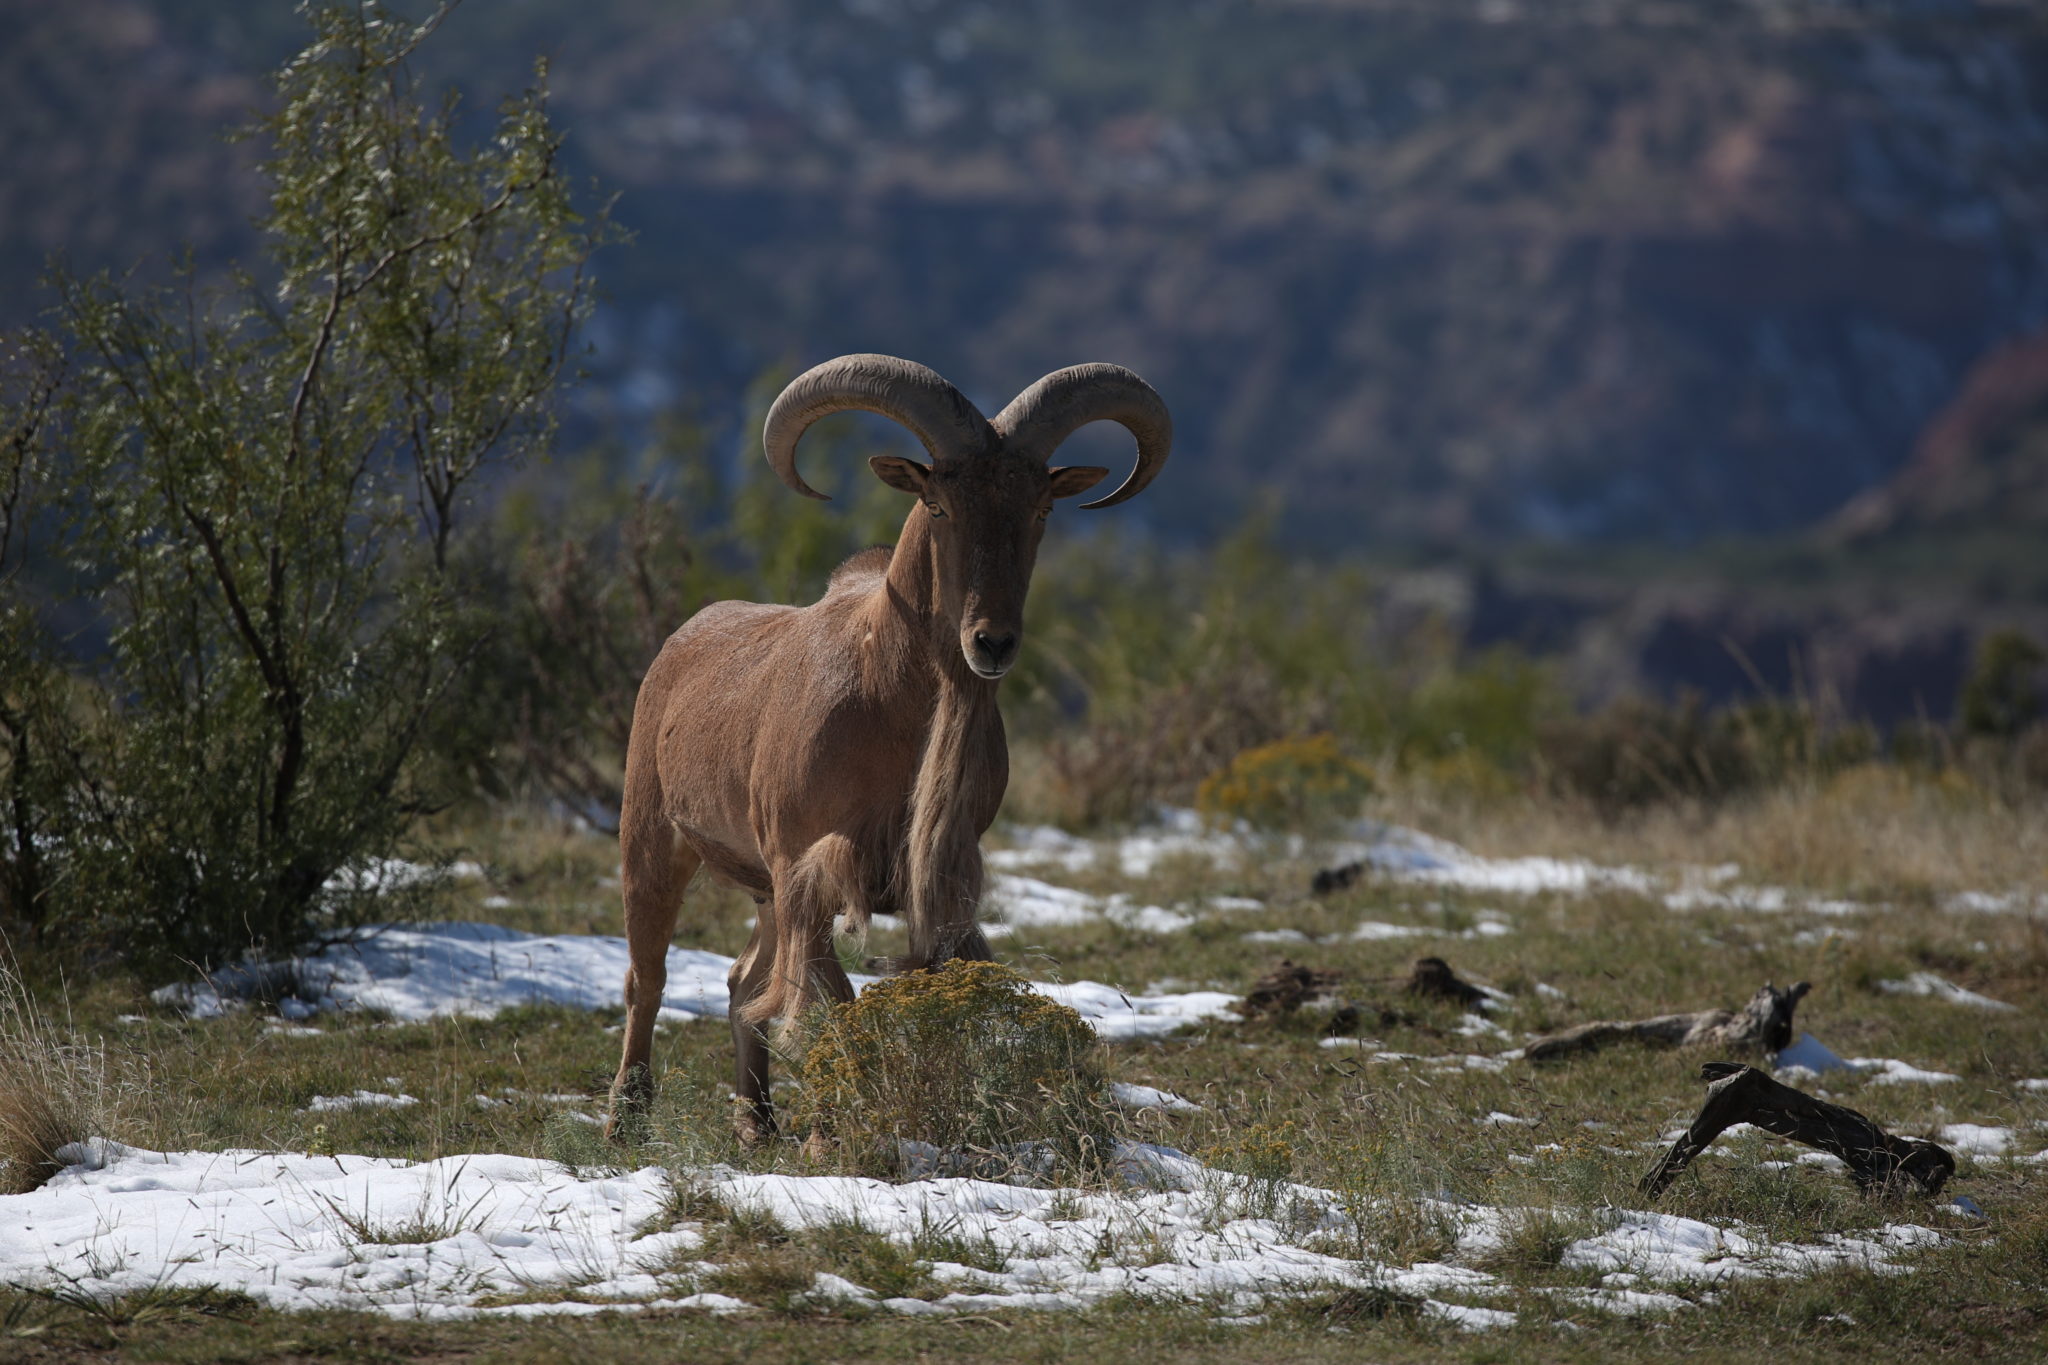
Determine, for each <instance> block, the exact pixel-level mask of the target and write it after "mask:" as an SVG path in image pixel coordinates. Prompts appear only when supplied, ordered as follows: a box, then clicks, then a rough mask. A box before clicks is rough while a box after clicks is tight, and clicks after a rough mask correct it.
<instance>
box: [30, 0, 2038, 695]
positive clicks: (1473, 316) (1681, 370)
mask: <svg viewBox="0 0 2048 1365" xmlns="http://www.w3.org/2000/svg"><path fill="white" fill-rule="evenodd" d="M415 8H417V7H415ZM0 24H4V26H5V28H4V31H5V32H6V33H8V35H9V40H8V41H7V42H6V43H5V44H0V92H4V93H0V138H4V145H5V146H6V147H7V149H8V152H7V156H6V157H5V158H4V160H0V323H5V322H18V321H22V320H26V319H28V318H31V317H33V316H34V315H35V313H36V311H37V309H39V308H40V307H41V306H42V302H41V295H40V294H39V293H38V291H37V289H36V286H35V283H34V282H35V277H36V275H37V273H38V271H39V269H40V267H41V263H42V262H43V260H44V259H45V258H46V257H47V256H48V255H50V254H51V253H62V254H63V255H64V256H65V257H66V258H67V259H68V260H69V261H70V263H71V264H72V265H73V266H74V267H85V268H98V267H108V268H113V269H117V270H121V269H128V268H130V267H132V266H134V265H135V264H136V263H137V262H138V261H142V262H143V264H142V266H141V267H140V268H141V270H142V272H143V273H144V274H152V273H161V272H162V271H163V269H164V268H165V265H166V262H167V256H166V246H167V243H170V242H174V241H183V242H186V243H189V244H190V246H191V248H192V250H193V252H194V254H195V258H196V260H197V262H198V263H199V265H200V267H201V270H202V273H204V272H206V271H208V270H213V269H217V268H218V267H219V266H220V265H221V263H223V262H225V261H226V260H228V259H229V258H231V257H233V256H236V255H240V254H245V253H246V252H247V250H248V248H249V246H250V240H251V239H250V231H251V230H250V228H249V226H248V223H249V219H250V217H251V216H252V215H253V214H254V213H255V211H256V209H257V207H258V197H257V193H256V187H255V185H254V183H253V181H252V177H251V175H250V166H251V165H252V163H253V161H254V159H255V158H256V156H257V155H258V154H259V149H258V148H256V147H255V146H252V145H251V144H249V143H240V144H231V143H229V142H228V141H226V140H224V139H223V138H222V137H221V136H220V133H221V131H222V130H223V129H224V128H227V127H230V126H232V125H234V124H236V123H238V122H241V121H244V120H245V119H246V117H247V116H248V115H249V114H250V113H252V112H253V111H255V110H257V109H259V108H260V107H261V105H262V101H263V99H264V96H265V90H266V85H265V81H264V76H263V73H264V72H265V71H266V70H267V69H269V68H270V67H272V66H274V65H275V64H276V63H277V61H279V60H280V59H281V58H282V57H283V56H284V55H286V54H287V53H289V52H290V51H291V50H293V48H294V47H295V46H296V45H297V44H298V43H299V41H300V40H301V37H302V34H303V31H304V30H303V27H302V25H301V23H300V21H299V20H298V19H297V18H296V17H295V15H294V14H293V12H292V9H291V6H290V5H289V4H288V3H287V2H286V0H67V3H65V4H62V5H50V4H47V3H43V2H42V0H0ZM537 52H539V53H545V54H546V55H547V57H548V58H549V61H550V63H551V80H552V84H553V87H554V90H555V97H556V106H557V110H558V112H559V113H560V115H561V116H562V121H563V123H564V124H565V126H566V127H567V128H568V130H569V134H570V138H571V143H570V147H571V152H572V154H573V157H574V159H575V162H576V164H577V166H578V167H579V168H580V170H581V171H583V172H586V173H588V174H589V175H591V176H593V177H595V178H596V179H598V180H599V181H600V182H601V183H602V184H604V185H605V186H606V187H608V188H609V189H611V190H615V191H616V192H617V193H618V196H619V198H618V203H617V209H616V213H617V216H618V218H619V219H620V220H621V221H622V222H623V223H624V224H626V225H627V226H629V227H630V228H631V229H632V230H633V232H634V234H635V239H634V241H633V242H632V243H631V245H629V246H626V247H622V248H619V249H617V250H614V251H612V252H611V253H610V254H609V257H608V259H606V260H605V261H604V262H603V263H602V270H601V273H602V276H603V279H604V281H605V285H606V289H607V293H608V298H607V301H606V303H605V304H604V306H603V308H602V311H601V313H600V315H599V318H598V319H597V323H596V326H595V327H594V328H593V331H592V334H591V340H592V343H593V350H592V353H591V355H590V357H589V368H590V370H591V372H592V382H591V383H590V384H589V385H587V386H586V387H585V389H584V390H583V391H582V393H581V396H580V397H579V398H578V400H577V402H578V403H579V405H580V406H579V409H578V412H577V414H576V416H577V418H578V420H577V421H576V422H575V423H572V428H571V429H572V431H580V432H581V433H582V434H584V435H589V434H592V433H595V432H599V431H604V430H612V431H624V432H626V433H628V434H630V433H633V432H635V431H642V430H645V429H646V428H647V426H648V424H649V423H650V422H651V421H652V419H653V418H655V417H656V416H658V415H659V414H662V413H664V412H668V411H685V412H688V413H689V414H691V415H693V416H694V417H696V418H697V419H698V420H700V421H702V422H705V423H707V424H709V425H710V426H711V427H712V428H713V429H714V430H718V431H724V432H727V433H729V434H733V435H735V436H737V434H739V433H740V432H741V431H742V429H743V426H744V425H745V424H746V419H745V414H746V411H747V409H746V402H747V391H748V386H749V385H750V384H751V383H753V382H755V381H756V380H758V378H759V377H760V375H761V374H762V372H763V371H764V369H768V368H771V367H774V366H801V365H803V364H808V363H811V362H813V361H815V360H818V359H821V358H824V357H826V356H829V355H833V354H836V353H839V352H842V351H849V350H883V351H892V352H897V353H901V354H906V355H911V356H916V357H921V358H925V359H927V360H930V361H932V362H934V363H936V364H938V365H939V366H940V367H941V368H942V369H943V370H944V371H945V372H947V373H948V374H949V375H951V376H952V377H953V378H955V379H956V380H957V381H958V382H960V383H961V384H962V385H963V387H965V388H967V389H968V391H969V393H970V394H971V395H972V396H974V397H975V398H976V399H977V400H979V401H980V402H982V403H983V405H984V406H986V407H988V408H989V409H990V410H993V409H994V408H995V407H996V406H999V405H1000V404H1001V403H1002V402H1004V401H1006V400H1007V398H1008V397H1009V396H1010V395H1011V394H1012V393H1013V392H1015V391H1016V389H1017V388H1019V387H1020V386H1021V385H1023V384H1024V383H1026V382H1028V381H1029V380H1030V379H1032V378H1034V377H1036V376H1037V375H1038V374H1040V373H1042V372H1044V371H1046V370H1048V369H1051V368H1054V367H1057V366H1059V365H1063V364H1068V363H1072V362H1074V361H1076V360H1080V359H1088V358H1114V359H1117V360H1120V361H1124V362H1125V363H1128V364H1131V365H1132V366H1134V367H1135V368H1137V369H1139V370H1140V371H1142V372H1143V373H1144V374H1146V375H1147V376H1148V377H1150V378H1151V379H1152V380H1153V381H1154V382H1155V383H1157V384H1158V386H1159V387H1160V388H1161V389H1162V390H1163V391H1164V392H1165V393H1166V395H1167V396H1168V398H1169V400H1170V401H1171V403H1172V404H1173V407H1174V411H1175V414H1176V417H1177V419H1178V423H1179V432H1180V436H1179V443H1178V446H1177V451H1176V456H1175V465H1174V470H1173V473H1172V476H1171V477H1168V478H1166V479H1162V480H1161V481H1160V482H1159V483H1158V484H1157V485H1155V487H1154V490H1153V492H1152V493H1151V494H1149V495H1148V496H1147V497H1146V498H1145V499H1143V500H1141V501H1140V502H1138V503H1134V504H1132V505H1131V506H1130V507H1129V508H1127V509H1124V510H1123V511H1122V512H1119V513H1118V514H1117V516H1118V517H1119V518H1120V520H1119V521H1118V523H1117V526H1116V529H1117V530H1119V531H1125V530H1129V529H1131V528H1133V527H1136V526H1140V525H1149V526H1150V527H1151V529H1152V530H1153V531H1155V532H1157V533H1159V534H1161V535H1163V536H1165V537H1166V538H1168V539H1170V540H1177V541H1181V542H1200V541H1202V540H1204V539H1206V538H1208V537H1210V536H1212V535H1214V534H1216V533H1217V532H1218V531H1219V530H1220V529H1221V528H1223V527H1226V526H1229V525H1232V524H1235V523H1236V522H1238V521H1239V520H1240V519H1241V518H1242V517H1243V515H1244V513H1245V510H1246V508H1247V507H1249V506H1252V505H1256V504H1257V503H1258V502H1259V501H1260V500H1262V499H1271V500H1273V502H1274V503H1275V505H1276V512H1277V516H1278V522H1277V524H1278V525H1279V526H1280V527H1281V528H1283V534H1284V536H1285V538H1286V540H1287V542H1288V544H1289V545H1290V546H1292V547H1295V548H1306V549H1312V550H1320V551H1338V552H1347V551H1361V550H1362V551H1366V552H1369V553H1372V554H1375V555H1379V556H1383V557H1387V556H1390V557H1391V559H1390V560H1389V561H1388V562H1390V563H1393V564H1396V565H1406V566H1408V567H1409V569H1411V570H1413V569H1414V568H1415V567H1416V566H1421V568H1420V571H1409V572H1396V573H1390V574H1389V575H1387V576H1386V577H1385V579H1384V580H1383V581H1384V586H1385V592H1384V595H1383V600H1382V601H1381V602H1380V603H1379V608H1378V609H1379V611H1380V612H1381V613H1382V615H1383V616H1385V617H1386V618H1387V619H1389V620H1394V621H1398V620H1400V619H1402V617H1403V614H1404V613H1407V614H1410V615H1412V614H1413V613H1414V612H1416V611H1423V612H1427V613H1434V616H1435V618H1436V619H1440V620H1443V621H1447V622H1449V623H1451V624H1452V625H1453V627H1454V628H1455V629H1457V630H1459V631H1460V632H1461V633H1462V636H1463V638H1465V639H1466V640H1467V641H1468V642H1469V643H1471V644H1472V645H1475V646H1482V645H1486V644H1491V643H1498V642H1510V643H1515V644H1518V645H1523V646H1526V647H1529V648H1531V649H1534V650H1536V651H1538V652H1539V653H1545V654H1549V655H1551V656H1552V657H1556V658H1559V659H1562V660H1564V661H1565V667H1566V668H1567V669H1568V671H1569V673H1570V675H1571V676H1572V677H1573V678H1574V679H1575V680H1576V682H1577V684H1578V685H1579V688H1580V691H1581V692H1582V694H1583V695H1586V696H1589V697H1598V696H1603V695H1612V694H1614V693H1616V692H1620V691H1627V690H1633V689H1641V690H1651V691H1666V692H1668V691H1671V690H1674V689H1677V688H1682V687H1695V688H1699V689H1702V690H1704V691H1706V692H1707V693H1708V694H1709V695H1713V696H1732V695H1739V694H1740V693H1742V692H1743V691H1744V690H1745V689H1748V688H1752V687H1754V686H1755V685H1756V684H1757V683H1758V681H1759V680H1762V681H1763V682H1765V683H1767V684H1768V685H1769V686H1771V687H1772V688H1774V689H1787V688H1789V689H1795V690H1796V689H1799V688H1813V687H1816V686H1818V687H1821V688H1823V689H1825V690H1827V691H1830V692H1832V693H1834V694H1837V695H1839V696H1841V697H1842V698H1843V699H1844V700H1845V703H1846V704H1848V705H1849V706H1850V707H1851V708H1852V709H1854V710H1857V711H1860V712H1863V713H1867V714H1872V715H1877V716H1891V717H1901V716H1909V715H1912V714H1929V713H1932V714H1945V713H1946V710H1947V708H1948V707H1949V706H1951V705H1952V702H1953V696H1954V688H1955V682H1956V679H1957V677H1958V676H1959V674H1960V672H1961V671H1962V670H1963V668H1964V667H1965V666H1966V664H1967V659H1968V656H1969V652H1970V649H1971V646H1972V642H1973V641H1974V639H1975V638H1977V637H1978V636H1979V635H1980V634H1981V633H1982V632H1983V631H1984V630H1986V629H1989V628H1991V627H1992V626H1993V625H1997V624H2001V623H2003V624H2011V623H2013V621H2014V620H2018V621H2020V622H2021V623H2023V624H2029V625H2039V624H2040V622H2039V621H2038V620H2036V619H2035V618H2036V617H2039V616H2040V615H2041V614H2042V611H2043V610H2044V607H2048V562H2044V561H2048V556H2042V555H2040V554H2039V553H2038V550H2037V549H2030V548H2029V547H2030V546H2036V545H2037V544H2038V542H2037V541H2036V539H2035V537H2037V536H2038V535H2040V534H2042V533H2043V532H2048V6H2043V5H2040V4H2033V3H1988V2H1980V3H1970V2H1969V0H1685V2H1684V3H1678V2H1676V0H1541V3H1533V2H1532V3H1518V2H1517V0H1119V3H1115V4H1102V3H1099V2H1096V0H1014V2H1013V0H1003V3H996V2H995V0H691V2H690V3H676V2H674V0H582V2H581V3H578V4H575V5H570V4H566V3H563V2H562V0H488V3H486V0H470V3H468V4H466V5H464V6H463V7H462V8H461V9H459V10H458V11H457V12H456V13H455V14H454V16H453V17H452V18H450V19H449V21H448V25H447V27H446V28H445V29H444V30H443V32H442V34H441V35H440V36H438V37H437V38H436V39H435V41H434V43H433V44H432V45H431V47H430V49H429V54H428V60H429V61H431V62H432V63H433V64H434V66H433V70H432V72H431V73H430V74H433V75H435V76H438V77H447V78H449V79H451V80H452V81H454V82H456V83H457V84H458V85H459V86H460V87H461V88H463V89H464V90H466V91H468V92H471V99H470V107H471V108H472V109H473V110H474V111H475V112H476V113H477V114H478V115H479V116H481V115H482V114H484V113H487V112H488V109H489V107H490V100H491V98H492V97H493V96H495V95H496V94H497V93H498V92H502V91H505V90H508V89H511V88H515V87H516V86H517V85H519V84H520V83H521V82H522V81H523V80H524V79H526V77H527V74H528V71H529V63H530V61H531V59H532V56H533V54H535V53H537ZM1091 442H1093V443H1096V444H1097V445H1098V447H1099V452H1100V453H1102V457H1103V458H1104V459H1116V458H1119V457H1120V455H1121V452H1118V451H1116V450H1115V448H1114V445H1113V443H1112V442H1111V440H1110V439H1109V438H1108V437H1106V436H1090V435H1088V434H1086V433H1084V435H1083V437H1081V438H1078V439H1077V443H1076V444H1077V445H1080V446H1082V447H1083V448H1084V449H1083V450H1081V451H1077V452H1076V455H1077V456H1078V458H1081V459H1087V458H1089V456H1090V453H1091V452H1090V451H1089V450H1088V449H1086V448H1087V447H1088V446H1089V445H1090V444H1091ZM739 446H740V442H739V441H738V440H734V441H732V442H731V443H730V448H731V449H733V450H734V451H737V450H738V449H739ZM735 458H737V456H735ZM1730 543H1734V544H1735V545H1736V546H1737V547H1738V548H1737V549H1736V550H1735V551H1733V552H1731V551H1729V550H1728V549H1727V548H1726V547H1727V546H1728V545H1729V544H1730ZM1744 545H1747V546H1751V547H1755V546H1758V545H1763V546H1767V547H1769V546H1775V547H1777V548H1766V549H1764V550H1754V549H1749V550H1745V549H1741V548H1740V547H1741V546H1744ZM1628 547H1636V548H1633V549H1631V548H1628ZM1715 547H1721V548H1718V549H1717V548H1715ZM1787 547H1789V548H1787ZM1845 556H1846V557H1848V558H1850V559H1853V560H1855V561H1856V562H1857V563H1858V564H1859V565H1861V566H1862V567H1861V568H1859V569H1857V570H1856V572H1855V573H1854V575H1853V581H1847V582H1845V581H1844V580H1843V579H1842V577H1841V575H1840V573H1839V571H1838V568H1837V567H1835V566H1838V565H1839V564H1840V563H1841V562H1842V561H1843V559H1844V557H1845ZM1446 564H1452V565H1455V566H1456V567H1452V568H1448V569H1447V568H1444V567H1443V566H1444V565H1446Z"/></svg>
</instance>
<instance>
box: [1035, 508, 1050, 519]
mask: <svg viewBox="0 0 2048 1365" xmlns="http://www.w3.org/2000/svg"><path fill="white" fill-rule="evenodd" d="M1051 515H1052V509H1051V508H1050V507H1041V508H1039V509H1038V519H1039V520H1040V521H1044V520H1045V519H1046V518H1047V517H1049V516H1051Z"/></svg>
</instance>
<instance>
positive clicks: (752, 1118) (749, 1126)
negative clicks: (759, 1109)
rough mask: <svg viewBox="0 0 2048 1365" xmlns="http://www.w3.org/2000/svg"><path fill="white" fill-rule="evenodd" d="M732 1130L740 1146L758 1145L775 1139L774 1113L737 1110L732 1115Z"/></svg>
mask: <svg viewBox="0 0 2048 1365" xmlns="http://www.w3.org/2000/svg"><path fill="white" fill-rule="evenodd" d="M732 1131H733V1133H734V1135H735V1136H737V1137H738V1138H739V1140H740V1146H742V1147H759V1146H761V1145H762V1144H764V1143H769V1142H773V1141H775V1136H776V1129H775V1115H773V1114H760V1113H754V1112H751V1111H749V1110H745V1109H742V1110H739V1111H738V1112H736V1113H735V1114H734V1115H733V1116H732Z"/></svg>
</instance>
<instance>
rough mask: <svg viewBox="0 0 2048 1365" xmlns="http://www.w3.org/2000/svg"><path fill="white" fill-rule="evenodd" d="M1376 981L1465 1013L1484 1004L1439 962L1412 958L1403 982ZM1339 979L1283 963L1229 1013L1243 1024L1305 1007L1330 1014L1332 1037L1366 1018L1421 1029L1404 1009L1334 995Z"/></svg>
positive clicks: (1328, 1030)
mask: <svg viewBox="0 0 2048 1365" xmlns="http://www.w3.org/2000/svg"><path fill="white" fill-rule="evenodd" d="M1374 979H1375V980H1379V981H1383V982H1386V983H1388V984H1392V983H1394V982H1396V981H1398V982H1400V983H1401V989H1402V990H1403V991H1404V992H1406V993H1407V994H1409V995H1413V996H1419V997H1421V998H1422V999H1425V1000H1449V1001H1451V1002H1452V1003H1454V1004H1457V1005H1460V1006H1462V1007H1464V1008H1466V1009H1473V1008H1476V1007H1477V1006H1478V1005H1479V1003H1480V1002H1481V1001H1483V1000H1485V999H1486V992H1485V991H1483V990H1481V989H1480V988H1479V987H1477V986H1475V985H1473V984H1472V983H1471V982H1469V981H1467V980H1465V979H1464V978H1463V977H1461V976H1459V975H1458V974H1457V973H1456V972H1455V971H1453V970H1451V964H1450V963H1448V962H1446V961H1444V960H1443V959H1442V958H1440V957H1419V958H1417V959H1415V965H1414V966H1413V967H1411V968H1410V969H1409V971H1408V975H1407V976H1406V977H1392V976H1389V977H1378V978H1374ZM1343 980H1344V973H1342V972H1340V971H1332V970H1328V969H1325V968H1321V967H1304V966H1303V965H1301V964H1300V963H1298V962H1295V961H1293V960H1291V959H1288V958H1282V959H1281V961H1280V965H1279V966H1277V967H1275V968H1274V969H1273V970H1272V971H1270V972H1267V973H1266V974H1265V975H1264V976H1262V977H1260V978H1259V979H1258V980H1257V981H1254V982H1253V983H1252V985H1251V989H1250V990H1248V991H1246V992H1245V995H1244V999H1242V1000H1240V1001H1238V1002H1237V1003H1236V1004H1235V1005H1233V1006H1231V1008H1232V1009H1234V1010H1236V1011H1237V1012H1238V1013H1239V1014H1241V1015H1243V1016H1244V1017H1245V1018H1247V1019H1262V1018H1268V1019H1278V1018H1281V1017H1282V1016H1285V1015H1289V1014H1293V1013H1294V1012H1295V1011H1296V1010H1299V1009H1303V1008H1308V1009H1326V1010H1329V1011H1330V1021H1329V1025H1328V1026H1327V1027H1326V1028H1325V1029H1324V1030H1323V1031H1324V1032H1325V1033H1327V1034H1329V1035H1330V1036H1331V1037H1348V1036H1350V1035H1352V1034H1355V1033H1357V1032H1358V1030H1359V1027H1360V1026H1361V1025H1362V1024H1364V1023H1365V1022H1366V1021H1367V1020H1368V1019H1372V1020H1376V1021H1377V1022H1378V1024H1379V1026H1380V1027H1381V1028H1395V1027H1402V1028H1415V1027H1420V1026H1421V1025H1422V1021H1421V1020H1420V1019H1418V1018H1417V1017H1416V1016H1415V1015H1412V1014H1409V1013H1407V1012H1405V1011H1403V1010H1397V1009H1394V1008H1392V1007H1390V1006H1387V1005H1381V1004H1374V1003H1372V1002H1369V1001H1368V1002H1364V1003H1361V1002H1358V1001H1354V1000H1351V999H1348V998H1346V997H1345V996H1344V995H1343V994H1342V993H1340V992H1339V990H1338V984H1339V983H1340V982H1342V981H1343Z"/></svg>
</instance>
